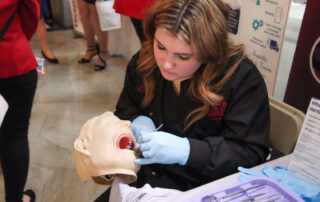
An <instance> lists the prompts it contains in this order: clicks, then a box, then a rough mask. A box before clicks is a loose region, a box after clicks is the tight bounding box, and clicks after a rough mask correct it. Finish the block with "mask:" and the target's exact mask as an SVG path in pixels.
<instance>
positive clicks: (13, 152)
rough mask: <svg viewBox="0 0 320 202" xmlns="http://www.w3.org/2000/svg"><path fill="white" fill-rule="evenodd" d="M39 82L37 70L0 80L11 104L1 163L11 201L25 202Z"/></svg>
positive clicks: (0, 131) (0, 138)
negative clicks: (29, 137)
mask: <svg viewBox="0 0 320 202" xmlns="http://www.w3.org/2000/svg"><path fill="white" fill-rule="evenodd" d="M37 81H38V74H37V72H36V70H34V71H31V72H29V73H26V74H24V75H21V76H15V77H11V78H6V79H0V93H1V95H2V96H3V97H4V98H5V100H6V101H7V102H8V105H9V109H8V111H7V113H6V116H5V118H4V120H3V123H2V125H1V128H0V160H1V166H2V171H3V176H4V184H5V198H6V201H7V202H9V201H10V202H11V201H12V202H18V201H19V202H20V201H22V196H23V190H24V186H25V184H26V180H27V175H28V169H29V143H28V128H29V120H30V115H31V109H32V103H33V98H34V94H35V90H36V87H37ZM24 198H25V197H24Z"/></svg>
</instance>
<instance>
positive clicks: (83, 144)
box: [73, 137, 90, 156]
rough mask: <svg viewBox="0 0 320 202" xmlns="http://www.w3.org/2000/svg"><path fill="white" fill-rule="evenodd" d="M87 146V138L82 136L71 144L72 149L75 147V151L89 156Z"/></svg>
mask: <svg viewBox="0 0 320 202" xmlns="http://www.w3.org/2000/svg"><path fill="white" fill-rule="evenodd" d="M88 146H89V143H88V140H87V139H86V138H83V137H80V138H77V139H76V141H74V145H73V147H74V149H76V150H77V151H79V152H81V153H83V154H85V155H87V156H90V152H89V150H88Z"/></svg>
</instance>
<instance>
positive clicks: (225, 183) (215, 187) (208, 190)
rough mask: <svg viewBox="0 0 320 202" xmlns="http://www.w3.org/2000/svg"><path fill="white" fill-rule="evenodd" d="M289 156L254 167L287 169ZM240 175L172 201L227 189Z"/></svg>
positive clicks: (223, 179)
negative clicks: (281, 167)
mask: <svg viewBox="0 0 320 202" xmlns="http://www.w3.org/2000/svg"><path fill="white" fill-rule="evenodd" d="M291 155H292V154H289V155H286V156H283V157H281V158H278V159H275V160H273V161H269V162H266V163H264V164H261V165H258V166H256V167H254V169H256V170H261V169H262V168H263V167H275V166H283V167H286V168H287V167H288V166H289V163H290V160H291ZM240 174H241V173H235V174H233V175H229V176H227V177H224V178H221V179H219V180H216V181H213V182H210V183H208V184H205V185H202V186H200V187H197V188H194V189H191V190H189V191H186V192H184V193H183V194H181V195H179V196H178V197H177V198H175V199H174V200H172V201H176V202H177V201H185V200H188V199H190V198H193V197H195V196H205V195H207V194H208V193H212V192H213V191H214V190H220V189H223V188H227V187H229V186H231V185H234V184H236V183H239V180H238V176H239V175H240Z"/></svg>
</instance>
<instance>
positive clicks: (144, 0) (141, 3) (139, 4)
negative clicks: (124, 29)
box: [113, 0, 157, 43]
mask: <svg viewBox="0 0 320 202" xmlns="http://www.w3.org/2000/svg"><path fill="white" fill-rule="evenodd" d="M156 1H157V0H136V1H132V0H115V1H114V4H113V8H114V9H115V11H116V12H117V13H119V14H121V15H125V16H128V17H130V20H131V22H132V24H133V26H134V29H135V30H136V33H137V35H138V37H139V40H140V42H141V43H142V42H144V41H145V40H146V38H145V36H144V34H143V26H142V19H143V17H144V12H145V10H146V9H148V8H149V7H151V6H152V5H153V4H154V3H155V2H156Z"/></svg>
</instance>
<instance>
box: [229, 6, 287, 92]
mask: <svg viewBox="0 0 320 202" xmlns="http://www.w3.org/2000/svg"><path fill="white" fill-rule="evenodd" d="M224 2H225V3H227V4H228V5H229V7H230V15H229V18H228V21H229V27H230V33H231V34H230V37H231V38H232V39H233V41H234V42H235V43H243V44H244V45H245V49H246V54H247V55H248V57H249V58H250V59H251V60H252V61H253V62H254V63H255V64H256V65H257V67H258V68H259V70H260V72H261V74H262V76H263V77H264V79H265V82H266V84H267V88H268V92H269V95H273V91H274V86H275V81H276V76H277V70H278V65H279V61H280V53H281V47H282V42H283V37H284V31H285V27H286V23H287V18H288V13H289V8H290V3H291V0H281V1H280V0H224Z"/></svg>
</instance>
